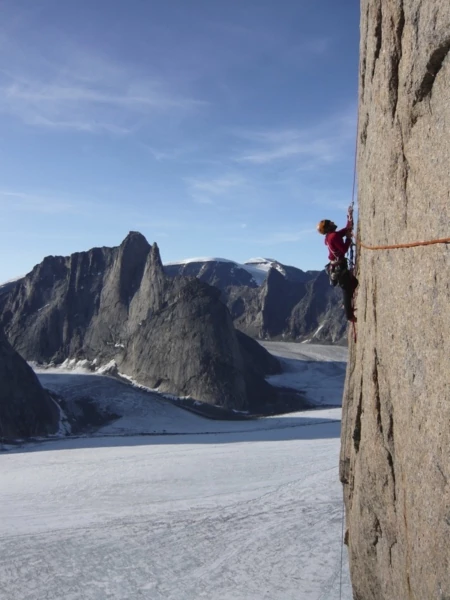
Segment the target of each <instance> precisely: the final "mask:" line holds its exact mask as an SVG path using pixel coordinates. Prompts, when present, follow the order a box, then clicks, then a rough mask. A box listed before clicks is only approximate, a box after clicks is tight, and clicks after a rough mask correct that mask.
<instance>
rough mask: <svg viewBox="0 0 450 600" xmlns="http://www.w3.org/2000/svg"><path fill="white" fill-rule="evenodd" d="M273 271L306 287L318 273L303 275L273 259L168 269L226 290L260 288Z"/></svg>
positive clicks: (207, 261)
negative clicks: (243, 287) (231, 288)
mask: <svg viewBox="0 0 450 600" xmlns="http://www.w3.org/2000/svg"><path fill="white" fill-rule="evenodd" d="M271 269H276V270H277V271H278V272H279V273H281V274H282V276H283V277H284V278H285V279H286V280H288V281H292V282H302V283H306V282H307V281H309V280H310V279H313V278H314V277H315V276H316V275H317V274H318V273H319V272H318V271H307V272H305V271H302V270H301V269H297V267H290V266H287V265H283V264H281V263H279V262H278V261H276V260H274V259H271V258H253V259H251V260H249V261H247V262H245V263H243V264H239V263H236V262H234V261H232V260H227V259H224V258H205V259H200V258H199V259H191V260H188V261H181V262H179V263H168V264H166V265H164V270H165V272H166V273H167V275H170V276H171V277H174V276H175V275H189V276H193V277H197V278H198V279H200V281H204V282H205V283H209V284H210V285H214V286H216V287H218V288H219V289H220V290H225V289H226V288H228V287H230V286H247V287H252V288H255V287H258V286H259V285H261V284H262V283H263V282H264V281H265V280H266V278H267V274H268V272H269V271H270V270H271Z"/></svg>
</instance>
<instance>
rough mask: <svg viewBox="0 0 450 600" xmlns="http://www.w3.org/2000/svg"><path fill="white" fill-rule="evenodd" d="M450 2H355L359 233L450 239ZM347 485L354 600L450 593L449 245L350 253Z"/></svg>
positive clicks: (379, 239)
mask: <svg viewBox="0 0 450 600" xmlns="http://www.w3.org/2000/svg"><path fill="white" fill-rule="evenodd" d="M449 51H450V3H448V2H435V1H433V0H410V1H409V2H404V1H402V0H383V1H382V0H362V3H361V53H360V81H359V95H360V100H359V102H360V108H359V140H358V142H359V151H358V178H359V192H358V196H359V223H358V230H359V237H360V240H361V242H362V243H364V244H367V245H391V244H401V243H409V242H415V241H418V240H433V239H440V238H447V237H449V235H450V229H449V224H450V169H449V165H450V92H449V81H450V52H449ZM358 278H359V282H360V284H359V290H358V297H357V317H358V325H357V327H358V341H357V343H356V344H354V343H351V344H350V357H349V366H348V371H347V381H346V389H345V394H344V396H345V397H344V408H343V426H342V450H341V461H340V473H341V480H342V482H343V484H344V496H345V504H346V518H347V527H348V541H349V556H350V569H351V577H352V584H353V589H354V599H355V600H393V599H394V598H395V599H397V598H398V599H401V600H433V599H436V600H448V599H449V598H450V541H449V540H450V245H448V244H437V245H430V246H418V247H412V248H405V249H395V250H379V251H371V250H365V249H361V250H360V252H359V257H358Z"/></svg>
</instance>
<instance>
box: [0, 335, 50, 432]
mask: <svg viewBox="0 0 450 600" xmlns="http://www.w3.org/2000/svg"><path fill="white" fill-rule="evenodd" d="M58 422H59V408H58V406H57V404H56V403H55V402H54V401H53V400H52V398H51V397H50V395H49V394H48V393H47V392H46V391H45V390H44V389H43V388H42V387H41V384H40V383H39V381H38V379H37V377H36V375H35V374H34V372H33V370H32V369H31V367H29V366H28V365H27V363H26V362H25V360H24V359H23V358H22V357H21V356H20V355H19V354H18V353H17V352H15V350H13V348H12V347H11V345H10V344H9V342H8V341H7V339H6V337H5V336H4V334H3V332H2V331H1V330H0V441H2V440H10V439H15V438H26V437H30V436H33V435H34V436H36V435H39V436H40V435H48V434H50V433H55V432H56V430H57V427H58Z"/></svg>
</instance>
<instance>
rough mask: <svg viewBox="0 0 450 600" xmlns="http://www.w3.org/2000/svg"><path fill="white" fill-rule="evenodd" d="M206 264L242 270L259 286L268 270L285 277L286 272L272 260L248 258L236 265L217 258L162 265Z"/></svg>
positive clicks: (187, 260) (192, 259)
mask: <svg viewBox="0 0 450 600" xmlns="http://www.w3.org/2000/svg"><path fill="white" fill-rule="evenodd" d="M208 262H218V263H227V264H230V265H233V267H234V268H238V269H244V271H247V273H249V274H250V275H251V276H252V278H253V280H254V281H255V283H256V284H257V285H258V286H260V285H262V284H263V283H264V282H265V280H266V279H267V274H268V272H269V271H270V269H272V268H274V269H277V271H279V272H280V273H281V274H282V275H283V276H286V271H285V270H284V269H283V267H282V265H280V263H279V262H277V261H276V260H275V259H272V258H261V257H258V258H250V259H249V260H247V261H245V263H238V262H235V261H233V260H229V259H227V258H218V257H201V258H185V259H183V260H178V261H174V262H167V263H164V266H165V267H170V266H177V265H189V264H194V263H208Z"/></svg>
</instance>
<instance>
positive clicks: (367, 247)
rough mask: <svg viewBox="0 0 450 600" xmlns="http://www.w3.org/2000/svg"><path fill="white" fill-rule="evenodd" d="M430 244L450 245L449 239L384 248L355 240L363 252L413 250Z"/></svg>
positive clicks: (393, 245)
mask: <svg viewBox="0 0 450 600" xmlns="http://www.w3.org/2000/svg"><path fill="white" fill-rule="evenodd" d="M432 244H450V238H442V239H440V240H428V241H426V242H411V243H409V244H392V245H386V246H368V245H367V244H363V243H362V242H361V241H359V240H356V245H357V246H360V247H361V248H364V249H365V250H395V249H397V248H414V247H415V246H431V245H432Z"/></svg>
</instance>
